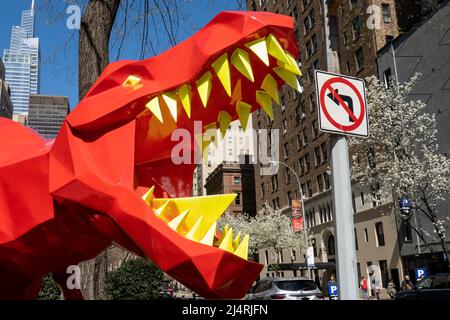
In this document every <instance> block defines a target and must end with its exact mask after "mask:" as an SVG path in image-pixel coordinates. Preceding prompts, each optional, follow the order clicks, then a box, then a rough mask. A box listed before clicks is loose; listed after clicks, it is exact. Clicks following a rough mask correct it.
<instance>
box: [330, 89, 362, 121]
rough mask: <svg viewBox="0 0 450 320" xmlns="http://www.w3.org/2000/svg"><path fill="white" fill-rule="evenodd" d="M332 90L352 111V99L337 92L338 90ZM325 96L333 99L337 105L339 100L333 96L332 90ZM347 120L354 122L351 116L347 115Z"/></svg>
mask: <svg viewBox="0 0 450 320" xmlns="http://www.w3.org/2000/svg"><path fill="white" fill-rule="evenodd" d="M334 92H335V93H336V94H337V95H338V96H339V97H340V98H341V99H342V100H343V101H344V102H345V103H346V104H347V106H348V108H349V109H350V110H351V111H352V112H353V99H352V98H351V97H350V96H345V95H342V94H339V92H338V90H337V89H336V90H334ZM327 97H328V98H330V99H331V100H333V102H334V103H336V104H337V105H339V100H338V98H336V97H335V96H334V94H333V93H332V92H330V93H329V94H327ZM348 121H350V122H355V120H353V118H352V117H351V116H349V117H348Z"/></svg>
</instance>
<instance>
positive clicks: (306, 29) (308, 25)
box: [303, 17, 311, 34]
mask: <svg viewBox="0 0 450 320" xmlns="http://www.w3.org/2000/svg"><path fill="white" fill-rule="evenodd" d="M303 26H304V27H305V34H306V33H308V32H309V30H311V21H310V20H309V17H306V18H305V21H304V22H303Z"/></svg>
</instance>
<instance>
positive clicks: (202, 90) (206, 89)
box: [196, 71, 212, 108]
mask: <svg viewBox="0 0 450 320" xmlns="http://www.w3.org/2000/svg"><path fill="white" fill-rule="evenodd" d="M211 79H212V75H211V72H209V71H208V72H206V73H205V74H204V75H203V76H201V78H200V79H198V80H197V81H196V84H197V90H198V94H199V96H200V99H201V100H202V103H203V107H205V108H206V105H207V104H208V100H209V95H210V94H211V86H212V81H211Z"/></svg>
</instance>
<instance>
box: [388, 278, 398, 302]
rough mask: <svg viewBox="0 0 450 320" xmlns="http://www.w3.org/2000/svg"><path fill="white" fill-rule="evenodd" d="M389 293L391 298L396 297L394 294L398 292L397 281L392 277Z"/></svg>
mask: <svg viewBox="0 0 450 320" xmlns="http://www.w3.org/2000/svg"><path fill="white" fill-rule="evenodd" d="M387 293H388V295H389V297H390V298H391V299H394V296H395V294H396V293H397V289H396V288H395V283H394V281H393V280H392V279H389V283H388V287H387Z"/></svg>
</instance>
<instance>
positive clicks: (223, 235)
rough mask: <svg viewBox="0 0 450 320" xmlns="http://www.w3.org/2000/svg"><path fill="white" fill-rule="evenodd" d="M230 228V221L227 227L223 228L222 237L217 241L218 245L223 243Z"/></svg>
mask: <svg viewBox="0 0 450 320" xmlns="http://www.w3.org/2000/svg"><path fill="white" fill-rule="evenodd" d="M229 229H230V226H229V225H228V223H227V224H226V225H225V227H224V228H223V231H222V233H221V234H220V238H219V240H217V242H216V243H215V245H216V247H218V246H219V245H220V244H221V243H222V240H223V238H225V235H226V234H227V232H228V230H229Z"/></svg>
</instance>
